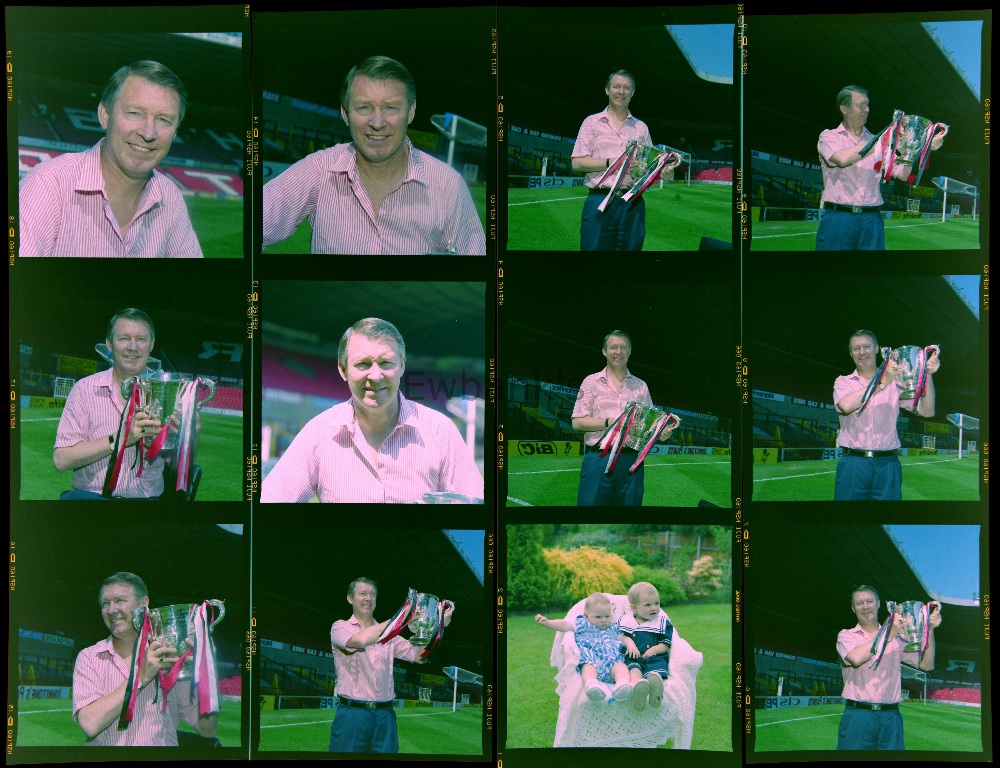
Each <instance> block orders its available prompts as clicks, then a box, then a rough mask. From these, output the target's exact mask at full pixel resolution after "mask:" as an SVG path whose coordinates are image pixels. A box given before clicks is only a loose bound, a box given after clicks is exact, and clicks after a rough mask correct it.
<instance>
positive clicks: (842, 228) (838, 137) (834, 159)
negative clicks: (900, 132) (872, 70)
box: [816, 85, 948, 251]
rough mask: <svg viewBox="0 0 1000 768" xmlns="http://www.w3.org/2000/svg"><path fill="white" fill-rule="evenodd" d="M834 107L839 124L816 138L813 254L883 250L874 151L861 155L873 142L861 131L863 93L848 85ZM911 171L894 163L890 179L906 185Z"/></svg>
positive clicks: (937, 141)
mask: <svg viewBox="0 0 1000 768" xmlns="http://www.w3.org/2000/svg"><path fill="white" fill-rule="evenodd" d="M837 108H838V109H839V110H840V114H841V115H842V116H843V122H842V123H841V124H840V125H839V126H837V127H836V128H833V129H831V130H826V131H823V132H822V133H821V134H820V135H819V144H818V145H817V149H818V150H819V164H820V167H821V168H822V170H823V218H822V219H821V221H820V225H819V229H818V230H816V250H817V251H884V250H885V224H884V222H883V221H882V192H881V190H880V186H879V183H880V181H881V172H880V171H878V170H876V169H875V164H876V162H878V161H879V160H882V162H883V163H884V162H885V161H886V160H888V158H883V157H882V156H881V153H880V152H879V151H878V149H877V148H876V149H874V150H873V151H870V152H869V153H868V154H867V155H864V156H862V154H861V153H862V152H863V151H864V150H865V149H866V148H867V147H868V144H869V143H871V142H872V140H873V139H874V138H875V134H873V133H872V132H871V131H869V130H868V128H866V127H865V124H866V123H867V122H868V91H867V90H866V89H865V88H862V87H861V86H860V85H848V86H845V87H844V88H842V89H841V90H840V93H838V94H837ZM947 133H948V129H947V128H942V129H941V130H940V131H939V132H938V133H937V134H936V135H935V136H934V139H933V141H932V142H931V149H932V150H937V149H940V148H941V144H942V143H943V142H944V137H945V135H947ZM911 170H912V167H911V166H910V165H909V164H906V163H897V164H896V165H895V167H894V168H893V171H892V176H893V178H895V179H899V180H901V181H906V179H907V178H909V176H910V173H911Z"/></svg>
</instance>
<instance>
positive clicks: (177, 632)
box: [132, 600, 226, 680]
mask: <svg viewBox="0 0 1000 768" xmlns="http://www.w3.org/2000/svg"><path fill="white" fill-rule="evenodd" d="M208 603H209V604H210V605H211V606H212V607H214V608H215V609H216V610H217V611H218V612H219V615H218V616H217V617H216V619H215V621H213V622H212V624H211V626H210V627H209V630H212V629H214V628H215V625H216V624H218V623H219V622H220V621H222V619H223V617H225V615H226V606H225V604H224V603H223V602H222V601H221V600H209V601H208ZM197 609H198V604H182V605H167V606H164V607H163V608H150V609H149V623H150V626H151V627H152V634H151V635H150V637H149V640H150V641H152V640H159V641H161V642H163V643H164V644H166V645H169V646H171V647H172V648H176V649H177V655H178V656H183V655H184V654H185V653H186V652H187V651H189V650H190V651H192V652H193V651H194V649H195V648H194V644H195V639H194V638H195V626H194V621H195V611H196V610H197ZM144 610H145V609H144V608H136V609H135V610H134V611H133V612H132V625H133V626H134V627H135V628H136V629H138V630H140V631H141V630H142V617H143V611H144ZM193 673H194V657H193V653H192V656H191V657H189V658H188V659H186V660H185V661H184V664H183V665H182V666H181V672H180V676H179V677H180V679H181V680H183V679H185V678H189V677H191V676H192V674H193Z"/></svg>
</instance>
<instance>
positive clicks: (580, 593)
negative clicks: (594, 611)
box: [544, 547, 632, 610]
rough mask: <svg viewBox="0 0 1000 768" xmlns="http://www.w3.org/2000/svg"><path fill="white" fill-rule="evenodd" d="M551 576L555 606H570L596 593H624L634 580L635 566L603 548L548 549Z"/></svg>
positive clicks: (563, 607) (546, 555)
mask: <svg viewBox="0 0 1000 768" xmlns="http://www.w3.org/2000/svg"><path fill="white" fill-rule="evenodd" d="M544 555H545V561H546V562H547V563H548V565H549V573H550V574H551V576H552V605H553V606H554V607H560V608H562V609H564V610H565V609H566V608H569V607H570V606H571V605H573V604H574V603H576V602H577V601H579V600H582V599H583V598H585V597H587V596H588V595H592V594H593V593H594V592H607V593H609V594H612V595H620V594H624V593H625V592H627V591H628V588H629V585H630V584H631V583H632V567H631V566H630V565H629V564H628V563H626V562H625V561H624V560H623V559H622V558H621V557H619V556H618V555H616V554H614V553H612V552H608V551H607V550H606V549H603V548H601V547H578V548H576V549H569V550H567V549H546V550H544Z"/></svg>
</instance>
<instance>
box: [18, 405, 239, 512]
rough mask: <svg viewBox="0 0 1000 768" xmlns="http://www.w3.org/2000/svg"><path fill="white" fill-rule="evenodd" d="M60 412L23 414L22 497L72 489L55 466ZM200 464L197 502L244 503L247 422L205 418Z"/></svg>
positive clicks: (52, 495) (216, 416)
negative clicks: (53, 448) (243, 470)
mask: <svg viewBox="0 0 1000 768" xmlns="http://www.w3.org/2000/svg"><path fill="white" fill-rule="evenodd" d="M61 413H62V409H61V408H26V409H24V410H23V411H22V412H21V428H20V432H21V499H22V500H27V499H58V498H59V494H60V493H62V492H63V491H68V490H69V489H70V479H71V476H70V473H68V472H67V473H59V472H57V471H56V468H55V466H54V465H53V464H52V446H54V445H55V442H56V429H57V428H58V427H59V416H60V414H61ZM196 460H197V463H198V464H199V465H201V468H202V472H203V473H204V474H203V475H202V479H201V484H200V485H199V486H198V495H197V501H241V500H242V499H243V473H242V467H243V418H242V417H241V416H225V415H221V414H215V413H202V414H201V433H200V437H199V439H198V455H197V458H196Z"/></svg>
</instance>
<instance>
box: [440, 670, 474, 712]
mask: <svg viewBox="0 0 1000 768" xmlns="http://www.w3.org/2000/svg"><path fill="white" fill-rule="evenodd" d="M441 671H442V672H444V673H445V675H447V676H448V678H449V679H451V680H452V681H453V682H454V685H453V686H452V692H451V711H452V712H454V711H456V710H457V709H458V684H459V683H463V684H468V685H478V686H482V684H483V676H482V675H477V674H476V673H475V672H470V671H469V670H467V669H462V668H461V667H456V666H451V667H443V668H442V670H441ZM468 703H469V694H467V693H463V694H462V706H465V705H466V704H468Z"/></svg>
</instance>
